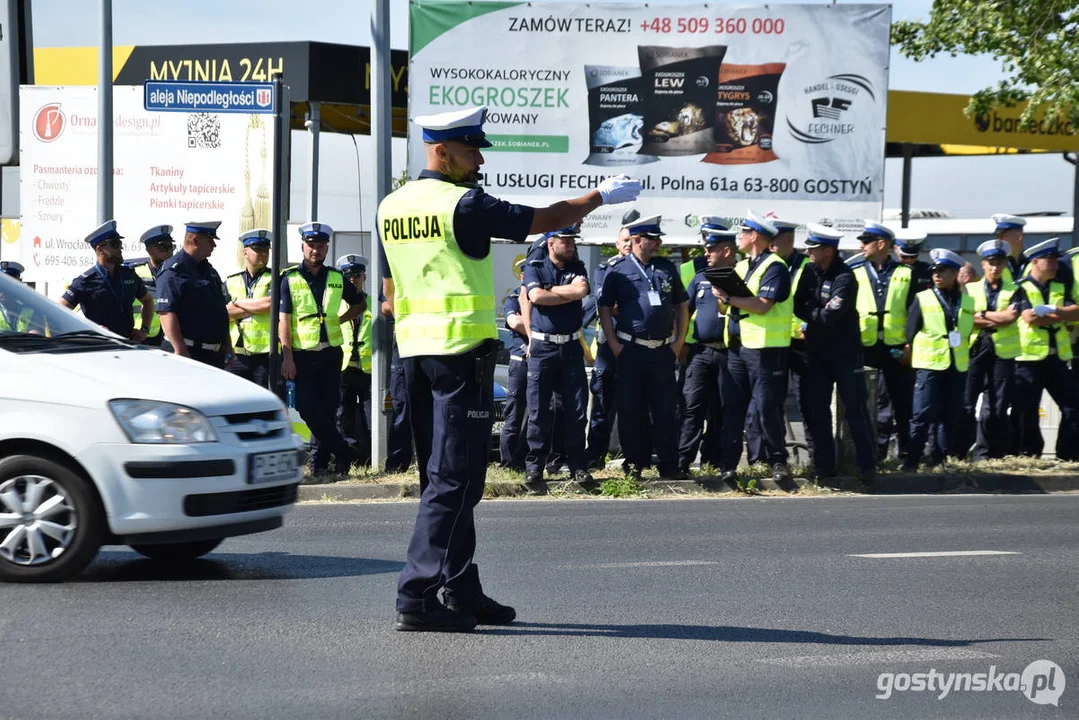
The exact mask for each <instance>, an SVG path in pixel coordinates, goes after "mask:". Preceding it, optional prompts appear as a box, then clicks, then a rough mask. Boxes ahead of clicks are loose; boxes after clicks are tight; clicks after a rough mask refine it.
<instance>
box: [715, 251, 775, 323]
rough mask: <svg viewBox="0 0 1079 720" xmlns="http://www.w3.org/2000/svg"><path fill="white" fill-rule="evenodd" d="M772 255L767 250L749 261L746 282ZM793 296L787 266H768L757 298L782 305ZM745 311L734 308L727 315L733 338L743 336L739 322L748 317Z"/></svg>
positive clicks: (773, 264)
mask: <svg viewBox="0 0 1079 720" xmlns="http://www.w3.org/2000/svg"><path fill="white" fill-rule="evenodd" d="M771 254H772V253H771V252H769V251H767V250H765V251H764V252H762V253H761V254H760V255H758V256H757V257H756V258H754V259H753V260H750V261H749V271H748V272H747V273H746V277H745V278H743V279H744V280H746V281H748V280H749V278H751V277H753V274H754V273H755V272H756V271H757V268H759V267H760V266H761V263H762V262H764V259H765V258H766V257H768V256H769V255H771ZM790 295H791V274H790V271H789V270H788V268H787V266H786V265H785V264H784V265H780V264H779V263H772V264H771V265H769V266H768V269H767V270H765V271H764V275H763V276H762V277H761V285H760V289H759V290H758V291H757V297H759V298H761V299H762V300H772V301H773V302H776V303H781V302H783V301H784V300H786V299H787V298H789V297H790ZM748 314H749V313H747V312H746V311H745V310H739V309H738V308H735V307H732V308H731V309H730V311H729V312H728V313H727V326H728V332H729V333H730V335H731V337H734V336H737V337H741V336H742V329H741V326H740V325H739V324H738V320H739V318H740V317H741V316H742V315H748Z"/></svg>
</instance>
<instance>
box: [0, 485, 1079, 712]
mask: <svg viewBox="0 0 1079 720" xmlns="http://www.w3.org/2000/svg"><path fill="white" fill-rule="evenodd" d="M414 512H415V505H413V504H411V503H395V504H360V505H315V506H304V507H300V508H297V509H296V510H295V511H294V512H293V514H292V515H291V516H290V518H289V521H288V522H287V525H286V528H284V529H282V530H278V531H276V532H273V533H269V534H265V535H261V536H254V537H249V538H237V539H233V540H230V541H228V542H226V543H225V545H223V546H222V547H221V548H220V550H221V551H220V552H218V553H215V554H213V555H211V556H209V559H208V560H205V561H202V562H200V563H198V564H196V565H195V566H194V567H193V568H191V569H188V570H185V571H175V570H172V571H170V570H168V569H162V568H160V567H157V566H155V565H154V564H152V563H151V562H150V561H147V560H141V559H138V556H136V555H134V554H133V553H131V552H129V551H126V550H123V549H112V548H110V549H107V550H106V551H104V552H103V553H102V554H101V556H100V557H99V559H98V561H97V562H96V563H95V564H94V565H93V566H92V567H91V568H90V569H89V570H88V571H87V572H86V573H84V574H83V575H82V576H80V578H78V580H77V581H75V582H71V583H68V584H66V585H60V586H0V602H2V604H3V608H4V612H3V614H2V616H0V648H3V661H2V667H3V670H2V674H0V717H3V718H34V719H36V718H82V717H86V718H139V719H146V718H155V719H158V718H376V717H394V718H411V717H417V718H418V717H427V718H456V717H467V718H551V717H566V718H637V717H649V718H651V717H655V718H660V717H663V718H720V717H729V718H770V719H774V718H870V717H872V718H877V717H881V718H892V717H895V718H1025V717H1030V718H1076V717H1079V596H1077V589H1079V581H1077V579H1079V524H1077V523H1076V518H1077V517H1079V495H1051V496H1010V497H1009V496H950V497H949V496H944V497H909V496H908V497H885V498H877V497H854V498H845V497H844V498H817V499H795V498H752V499H723V500H672V501H660V500H648V501H613V502H604V501H596V500H586V501H573V500H562V501H521V500H517V501H503V502H484V503H483V504H482V505H481V506H480V512H479V516H480V551H479V554H478V556H477V561H478V562H479V564H480V567H481V571H482V573H483V576H484V578H485V580H486V588H487V590H488V592H489V594H491V595H492V596H494V597H495V598H497V599H499V600H501V601H503V602H507V603H510V604H513V605H515V606H516V607H517V608H518V616H519V618H520V622H519V623H517V624H515V625H513V626H511V627H508V628H499V629H487V630H484V631H482V632H478V633H476V634H473V635H467V636H466V635H426V634H406V633H396V632H394V631H393V630H392V628H391V623H392V619H393V599H394V589H395V580H396V574H397V572H398V571H399V570H400V568H401V566H402V560H403V557H404V550H405V546H406V543H407V539H408V536H409V533H410V530H411V525H412V518H413V514H414ZM957 551H962V552H967V551H993V552H1007V553H1015V554H1007V555H977V556H958V557H956V556H945V557H887V558H870V557H854V555H859V554H873V553H913V552H957ZM1042 659H1044V660H1050V661H1053V662H1054V663H1056V664H1057V665H1058V666H1059V667H1060V668H1061V672H1060V673H1057V674H1054V675H1052V676H1050V675H1049V674H1048V672H1051V671H1052V668H1051V667H1050V666H1045V669H1046V673H1041V672H1040V671H1039V672H1038V673H1036V674H1038V675H1040V676H1041V677H1042V678H1043V679H1042V680H1036V679H1035V680H1033V681H1032V682H1030V683H1028V685H1029V686H1030V687H1031V688H1032V690H1033V691H1034V695H1035V697H1036V698H1037V699H1038V700H1040V701H1043V702H1044V701H1048V700H1050V699H1053V698H1054V697H1055V696H1056V695H1058V694H1059V693H1056V692H1054V688H1055V689H1056V690H1057V691H1059V690H1060V689H1061V687H1062V686H1064V683H1065V681H1066V686H1064V689H1063V693H1062V694H1060V695H1059V703H1060V704H1059V707H1056V706H1054V705H1051V704H1041V705H1039V704H1035V703H1034V702H1032V701H1031V700H1030V699H1028V697H1027V694H1029V693H1023V692H1021V691H1018V690H1012V691H1006V690H996V689H993V690H990V691H985V692H974V691H953V692H950V693H949V694H947V695H946V696H945V697H943V698H938V695H940V694H941V693H940V691H939V690H938V691H936V692H925V691H913V690H910V689H906V687H905V686H906V685H907V683H910V682H914V683H917V682H918V676H917V675H916V674H917V673H929V672H930V671H936V672H937V673H940V674H941V675H940V677H941V678H945V677H949V674H950V673H987V672H990V669H991V668H993V669H994V670H993V672H994V680H993V681H992V682H990V683H988V684H989V686H990V687H991V688H992V687H995V685H996V684H998V683H999V684H1000V686H1001V687H1002V688H1003V687H1007V686H1008V684H1009V683H1010V682H1013V681H1016V680H1015V679H1012V680H1009V679H1008V676H1007V673H1022V672H1023V671H1024V669H1025V668H1027V666H1028V665H1030V664H1031V663H1032V662H1034V661H1036V660H1042ZM1035 667H1036V668H1037V666H1035ZM1039 670H1040V668H1039ZM1031 672H1032V673H1033V672H1034V671H1033V670H1032V671H1031ZM882 673H891V674H892V675H890V676H889V675H885V676H884V677H883V678H882V676H881V674H882ZM1061 673H1062V674H1063V676H1066V677H1062V675H1061ZM922 680H923V681H928V679H927V676H924V675H923V676H922ZM932 681H933V682H934V683H940V682H942V680H938V679H936V676H933V680H932ZM973 682H974V683H975V687H977V683H978V681H977V679H974V680H973ZM889 687H891V688H892V693H891V695H890V696H889V697H887V698H878V697H876V696H877V695H884V694H886V693H885V689H887V688H889Z"/></svg>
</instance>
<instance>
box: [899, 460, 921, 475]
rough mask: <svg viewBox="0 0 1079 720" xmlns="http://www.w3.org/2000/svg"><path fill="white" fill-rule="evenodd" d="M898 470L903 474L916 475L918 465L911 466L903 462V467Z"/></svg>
mask: <svg viewBox="0 0 1079 720" xmlns="http://www.w3.org/2000/svg"><path fill="white" fill-rule="evenodd" d="M900 469H901V470H902V471H903V472H905V473H910V474H912V475H914V474H917V472H918V465H917V464H915V465H911V464H910V463H907V462H905V463H903V467H902V468H900Z"/></svg>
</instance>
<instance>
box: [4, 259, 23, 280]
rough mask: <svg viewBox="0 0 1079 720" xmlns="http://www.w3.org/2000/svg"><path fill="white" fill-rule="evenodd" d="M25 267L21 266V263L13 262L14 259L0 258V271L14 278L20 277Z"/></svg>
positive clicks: (19, 278)
mask: <svg viewBox="0 0 1079 720" xmlns="http://www.w3.org/2000/svg"><path fill="white" fill-rule="evenodd" d="M25 270H26V268H24V267H23V266H22V263H19V262H15V261H14V260H0V272H2V273H4V274H5V275H10V276H11V277H13V278H15V279H16V280H21V279H22V274H23V272H25Z"/></svg>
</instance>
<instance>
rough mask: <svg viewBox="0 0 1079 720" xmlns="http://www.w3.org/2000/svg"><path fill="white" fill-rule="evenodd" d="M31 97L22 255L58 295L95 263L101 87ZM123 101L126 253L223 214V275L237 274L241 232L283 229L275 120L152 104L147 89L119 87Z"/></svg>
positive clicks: (120, 216)
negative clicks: (277, 218) (146, 237)
mask: <svg viewBox="0 0 1079 720" xmlns="http://www.w3.org/2000/svg"><path fill="white" fill-rule="evenodd" d="M20 100H21V102H20V127H21V132H22V137H21V142H20V152H21V157H22V162H21V169H20V181H21V183H22V187H21V192H20V198H19V205H20V208H21V213H22V218H21V219H22V231H21V240H20V245H21V256H22V263H23V265H24V266H25V267H26V275H25V277H26V279H27V280H30V281H34V282H38V283H41V282H46V283H49V284H50V286H49V294H50V295H54V296H55V295H58V294H59V293H62V292H63V284H65V283H68V282H70V281H71V279H72V278H74V277H75V276H76V275H78V274H80V273H81V272H82V271H84V270H86V269H87V268H89V267H91V266H92V265H93V264H94V253H93V251H92V250H91V249H90V246H89V245H87V243H86V242H85V241H84V238H85V237H86V236H87V235H88V234H89V233H90V232H91V231H92V230H93V229H94V228H95V227H97V225H98V222H97V91H96V88H92V87H67V88H65V87H42V86H24V87H23V88H21V93H20ZM113 108H114V117H113V123H114V125H113V142H114V149H113V173H114V185H113V196H114V215H115V218H114V219H115V220H116V221H117V224H118V229H119V231H120V233H121V234H122V235H124V236H125V238H126V239H125V240H124V257H125V258H127V259H131V258H135V257H140V256H144V255H145V254H146V253H145V250H144V249H143V247H142V245H141V243H140V242H139V236H140V235H142V233H143V232H144V231H145V230H147V229H148V228H150V227H152V226H153V225H166V224H167V225H172V226H173V227H174V228H175V231H174V235H175V237H176V240H177V243H179V241H180V240H182V238H183V225H184V223H185V222H191V221H203V220H220V221H221V223H222V224H221V229H220V230H219V234H220V235H221V238H222V239H221V240H220V241H219V242H218V248H217V249H216V250H215V251H214V254H213V256H212V257H211V258H210V261H211V262H212V263H213V265H214V267H215V268H216V269H217V271H218V272H219V273H220V274H221V275H222V276H225V275H227V274H229V273H231V272H234V271H235V270H236V269H237V268H238V267H239V266H240V257H241V256H240V250H239V242H238V241H237V238H238V237H239V234H240V233H242V232H245V231H247V230H251V229H254V228H269V227H270V226H271V221H272V220H271V219H272V214H271V208H272V205H271V197H272V193H271V191H272V180H273V176H272V171H273V121H272V117H271V116H269V115H247V114H210V113H201V112H196V113H173V112H167V113H166V112H161V113H158V112H147V111H146V110H144V109H143V89H142V88H141V87H116V88H114V95H113ZM54 284H57V285H58V286H56V285H54Z"/></svg>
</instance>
